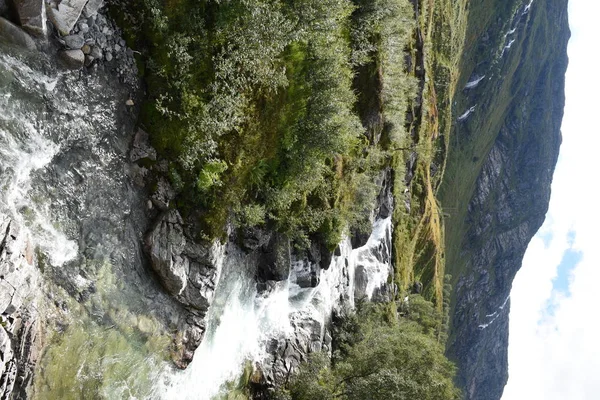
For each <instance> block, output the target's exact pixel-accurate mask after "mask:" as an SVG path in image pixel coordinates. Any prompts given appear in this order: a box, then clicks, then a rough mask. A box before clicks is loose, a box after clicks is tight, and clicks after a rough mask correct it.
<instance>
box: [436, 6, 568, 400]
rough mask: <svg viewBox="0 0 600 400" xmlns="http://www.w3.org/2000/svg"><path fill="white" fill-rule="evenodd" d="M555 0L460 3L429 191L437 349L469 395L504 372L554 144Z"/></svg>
mask: <svg viewBox="0 0 600 400" xmlns="http://www.w3.org/2000/svg"><path fill="white" fill-rule="evenodd" d="M569 35H570V33H569V28H568V20H567V1H566V0H535V1H533V2H531V3H528V2H522V1H520V0H517V1H504V0H488V1H483V2H480V3H478V4H471V7H470V9H469V25H468V28H467V39H466V42H465V52H464V55H463V61H462V65H461V78H460V80H459V87H461V88H464V90H463V91H462V92H460V93H457V95H456V96H455V103H454V104H455V108H454V110H455V117H456V120H455V126H454V128H453V131H452V135H451V139H450V140H451V142H450V149H449V156H448V164H447V168H446V175H445V178H444V182H443V184H442V187H441V189H440V192H439V195H440V200H441V201H442V205H443V208H444V211H445V212H446V240H447V242H446V244H447V246H446V248H447V271H448V272H449V273H450V274H452V276H453V286H454V288H455V290H454V294H453V299H452V311H451V328H450V338H449V342H448V347H447V353H448V355H449V356H450V357H451V358H452V359H454V360H455V361H456V362H457V365H458V367H459V374H458V377H457V379H458V383H459V385H460V386H461V387H463V388H464V392H465V397H466V398H468V399H477V400H482V399H484V400H485V399H494V400H496V399H500V397H501V396H502V391H503V389H504V385H505V384H506V381H507V379H508V365H507V346H508V311H509V305H510V299H509V293H510V289H511V285H512V280H513V278H514V276H515V274H516V272H517V271H518V270H519V268H520V267H521V262H522V258H523V255H524V253H525V250H526V248H527V244H528V243H529V240H530V239H531V237H532V236H533V235H534V234H535V232H536V231H537V229H538V228H539V227H540V226H541V224H542V222H543V220H544V217H545V214H546V211H547V208H548V201H549V198H550V183H551V180H552V174H553V171H554V166H555V164H556V161H557V157H558V150H559V147H560V142H561V133H560V125H561V120H562V115H563V107H564V75H565V70H566V67H567V54H566V46H567V41H568V38H569Z"/></svg>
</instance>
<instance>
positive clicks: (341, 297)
mask: <svg viewBox="0 0 600 400" xmlns="http://www.w3.org/2000/svg"><path fill="white" fill-rule="evenodd" d="M390 246H391V218H386V219H380V220H377V221H375V223H374V224H373V232H372V234H371V236H370V237H369V239H368V241H367V243H366V244H365V245H364V246H362V247H359V248H357V249H352V247H351V245H350V240H349V239H345V240H343V241H342V242H341V243H340V245H339V255H336V256H334V257H333V258H332V261H331V264H330V266H329V268H328V269H327V270H323V271H321V275H320V281H319V284H318V285H317V286H316V287H314V288H301V287H300V286H298V284H297V283H296V270H297V268H294V266H292V268H291V269H290V274H289V277H288V279H287V280H285V281H281V282H277V283H274V285H273V286H272V287H271V289H270V290H269V291H267V292H266V293H259V292H258V291H257V289H256V281H255V278H254V275H255V271H256V268H257V266H256V265H255V264H254V263H253V261H254V260H253V259H252V258H249V257H246V256H245V255H244V254H243V252H242V251H241V250H239V249H238V248H237V247H236V246H235V245H232V244H229V245H228V249H227V254H226V255H225V256H224V259H223V260H222V262H223V267H222V268H223V269H222V272H221V277H220V280H219V283H218V285H217V289H216V295H215V300H214V302H213V304H212V306H211V308H210V310H209V314H208V327H207V331H206V334H205V337H204V340H203V341H202V344H201V345H200V347H199V348H198V350H197V351H196V353H195V355H194V360H193V361H192V363H191V365H190V366H189V367H188V369H187V370H185V371H176V370H174V369H173V368H170V367H169V368H166V369H165V370H164V371H163V375H162V379H161V381H160V382H159V383H158V384H157V386H156V388H155V394H156V396H157V397H159V398H164V399H190V400H191V399H194V400H210V399H213V398H214V397H216V396H218V395H219V394H223V393H226V392H227V389H228V388H227V383H231V382H235V381H236V380H237V379H238V378H239V377H240V375H241V372H242V370H243V368H244V365H245V364H246V363H250V364H251V365H253V366H256V365H258V366H259V367H260V366H263V367H264V366H265V365H266V364H268V363H267V360H271V361H272V354H270V353H269V349H268V347H269V343H272V341H273V340H296V341H300V342H301V343H304V344H305V345H306V349H307V350H308V351H317V350H321V349H322V347H321V346H322V342H323V338H324V335H325V328H326V326H327V325H328V324H329V323H330V322H331V316H332V313H333V312H334V311H337V312H347V311H348V310H350V309H352V308H353V307H354V299H355V293H360V295H361V297H367V298H369V299H370V298H371V297H372V296H373V293H374V292H375V291H376V289H378V288H379V287H381V285H383V284H385V283H386V282H387V280H388V276H389V274H390V270H391V266H390V257H391V247H390ZM357 269H360V270H361V271H363V273H364V277H363V279H364V287H363V288H362V289H361V290H357V289H358V288H355V271H356V270H357ZM307 326H308V327H315V328H316V329H318V330H320V332H318V333H319V335H320V337H319V340H316V341H315V340H314V337H312V336H311V334H312V333H314V332H307V331H306V327H307Z"/></svg>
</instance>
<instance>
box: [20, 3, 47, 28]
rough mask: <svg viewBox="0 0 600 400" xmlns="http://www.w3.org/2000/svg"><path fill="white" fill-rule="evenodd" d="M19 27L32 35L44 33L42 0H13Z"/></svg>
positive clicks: (44, 19)
mask: <svg viewBox="0 0 600 400" xmlns="http://www.w3.org/2000/svg"><path fill="white" fill-rule="evenodd" d="M13 4H14V6H15V9H16V10H17V14H18V16H19V22H20V24H21V27H23V29H25V30H26V31H27V32H29V33H30V34H32V35H34V36H45V35H46V5H45V4H44V0H13Z"/></svg>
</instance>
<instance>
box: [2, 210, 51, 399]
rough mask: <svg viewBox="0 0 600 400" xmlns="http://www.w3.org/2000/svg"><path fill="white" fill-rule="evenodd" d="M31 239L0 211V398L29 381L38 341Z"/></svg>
mask: <svg viewBox="0 0 600 400" xmlns="http://www.w3.org/2000/svg"><path fill="white" fill-rule="evenodd" d="M31 247H32V246H31V243H30V242H29V239H28V237H27V236H26V235H24V234H23V233H22V232H21V229H20V227H19V226H18V225H17V224H16V223H15V222H14V221H12V220H11V219H10V218H8V217H6V216H4V215H0V318H1V322H2V323H1V325H0V398H2V399H5V398H21V397H19V395H18V393H21V392H23V391H24V390H25V388H26V387H27V386H28V385H29V384H30V383H31V378H32V374H33V369H34V368H35V364H36V362H37V359H38V357H39V348H40V346H41V344H40V343H39V340H38V335H37V332H38V330H39V324H38V322H37V321H38V319H37V312H36V311H35V310H36V307H35V304H36V302H37V289H38V282H39V273H38V271H37V269H36V268H35V265H34V262H35V260H34V257H33V253H32V249H31Z"/></svg>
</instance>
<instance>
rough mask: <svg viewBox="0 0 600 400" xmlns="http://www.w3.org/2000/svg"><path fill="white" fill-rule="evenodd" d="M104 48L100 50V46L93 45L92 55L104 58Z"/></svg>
mask: <svg viewBox="0 0 600 400" xmlns="http://www.w3.org/2000/svg"><path fill="white" fill-rule="evenodd" d="M102 55H103V54H102V50H100V47H98V46H92V48H91V50H90V56H92V57H94V58H97V59H101V58H102Z"/></svg>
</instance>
